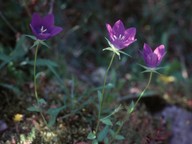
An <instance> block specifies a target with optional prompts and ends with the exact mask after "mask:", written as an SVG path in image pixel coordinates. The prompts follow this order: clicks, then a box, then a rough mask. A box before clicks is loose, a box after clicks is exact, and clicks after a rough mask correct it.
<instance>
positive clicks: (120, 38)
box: [113, 34, 125, 40]
mask: <svg viewBox="0 0 192 144" xmlns="http://www.w3.org/2000/svg"><path fill="white" fill-rule="evenodd" d="M113 38H114V39H116V40H124V39H125V36H124V35H121V34H120V35H119V37H117V36H116V35H113Z"/></svg>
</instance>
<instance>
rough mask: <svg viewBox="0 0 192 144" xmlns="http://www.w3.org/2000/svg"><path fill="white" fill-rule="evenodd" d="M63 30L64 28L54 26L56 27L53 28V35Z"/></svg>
mask: <svg viewBox="0 0 192 144" xmlns="http://www.w3.org/2000/svg"><path fill="white" fill-rule="evenodd" d="M62 30H63V28H61V27H57V26H54V27H53V28H52V29H51V36H54V35H56V34H58V33H60V32H61V31H62Z"/></svg>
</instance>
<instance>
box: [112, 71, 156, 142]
mask: <svg viewBox="0 0 192 144" xmlns="http://www.w3.org/2000/svg"><path fill="white" fill-rule="evenodd" d="M152 75H153V72H150V75H149V81H148V83H147V85H146V87H145V89H144V90H143V91H142V92H141V94H140V95H139V98H138V99H137V101H136V102H135V104H134V106H133V108H132V109H133V110H134V109H135V107H136V106H137V104H138V102H139V101H140V99H141V98H142V96H143V95H144V93H145V91H146V90H147V88H148V87H149V85H150V83H151V80H152ZM133 110H131V112H132V111H133ZM131 112H129V113H128V115H127V117H125V119H124V120H123V122H122V123H121V125H120V126H119V127H118V129H117V131H116V132H115V135H114V136H113V137H112V139H111V142H109V144H110V143H111V144H112V142H113V140H114V139H115V137H116V136H117V135H118V134H119V132H120V131H121V129H122V127H123V125H124V123H125V122H126V121H128V120H129V117H130V114H131Z"/></svg>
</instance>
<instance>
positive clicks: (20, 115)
mask: <svg viewBox="0 0 192 144" xmlns="http://www.w3.org/2000/svg"><path fill="white" fill-rule="evenodd" d="M22 120H23V115H22V114H18V113H17V114H15V115H14V117H13V121H14V122H20V121H22Z"/></svg>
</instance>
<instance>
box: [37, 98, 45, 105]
mask: <svg viewBox="0 0 192 144" xmlns="http://www.w3.org/2000/svg"><path fill="white" fill-rule="evenodd" d="M38 104H39V105H44V104H47V102H46V101H45V100H44V99H43V98H41V99H39V100H38Z"/></svg>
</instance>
